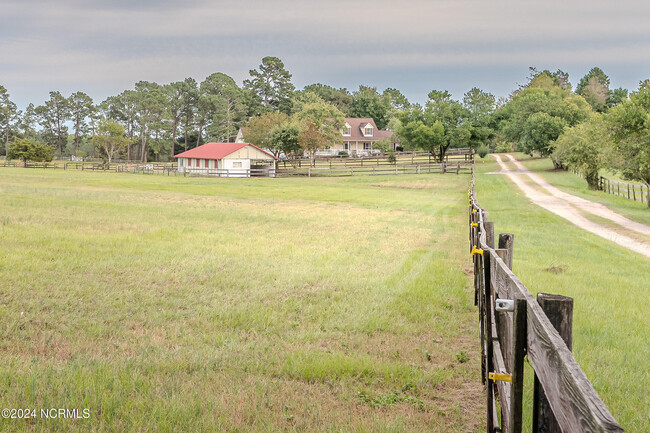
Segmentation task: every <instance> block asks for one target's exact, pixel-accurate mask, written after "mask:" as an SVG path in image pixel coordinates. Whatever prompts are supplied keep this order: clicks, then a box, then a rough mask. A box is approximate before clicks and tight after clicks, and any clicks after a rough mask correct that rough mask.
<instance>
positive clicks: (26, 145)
mask: <svg viewBox="0 0 650 433" xmlns="http://www.w3.org/2000/svg"><path fill="white" fill-rule="evenodd" d="M52 158H54V149H53V148H52V147H50V146H47V145H45V144H41V143H36V142H35V141H31V140H28V139H26V138H20V139H18V140H16V141H14V142H13V143H11V145H10V146H9V154H8V155H7V159H20V160H22V161H23V162H27V161H32V162H50V161H52Z"/></svg>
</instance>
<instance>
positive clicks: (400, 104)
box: [382, 87, 411, 111]
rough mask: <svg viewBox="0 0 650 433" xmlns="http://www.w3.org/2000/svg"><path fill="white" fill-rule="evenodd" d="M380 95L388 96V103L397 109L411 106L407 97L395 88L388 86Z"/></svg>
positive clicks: (406, 108) (400, 109)
mask: <svg viewBox="0 0 650 433" xmlns="http://www.w3.org/2000/svg"><path fill="white" fill-rule="evenodd" d="M382 95H383V96H384V97H385V98H388V100H389V102H390V105H391V106H392V107H393V108H394V109H395V110H397V111H404V110H408V109H409V108H411V103H410V102H409V100H408V98H407V97H406V96H404V95H403V94H402V92H400V91H399V90H397V89H393V88H392V87H389V88H387V89H386V90H384V92H383V93H382Z"/></svg>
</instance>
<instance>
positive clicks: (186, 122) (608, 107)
mask: <svg viewBox="0 0 650 433" xmlns="http://www.w3.org/2000/svg"><path fill="white" fill-rule="evenodd" d="M291 79H292V75H291V73H290V72H289V71H287V69H286V68H285V66H284V63H283V62H282V61H281V60H280V59H278V58H277V57H265V58H263V59H262V62H261V64H260V65H259V67H258V68H257V69H253V70H250V71H249V78H248V79H246V80H244V82H243V85H242V86H241V87H240V86H238V85H237V83H236V82H235V81H234V80H233V79H232V78H231V77H229V76H228V75H226V74H223V73H214V74H211V75H209V76H208V77H207V78H205V80H203V81H202V82H200V83H199V82H197V81H196V80H195V79H193V78H186V79H185V80H183V81H179V82H173V83H169V84H162V85H161V84H158V83H155V82H149V81H140V82H138V83H136V84H135V86H134V88H133V89H130V90H125V91H123V92H121V93H120V94H118V95H115V96H110V97H108V98H107V99H106V100H104V101H102V102H101V103H98V104H95V103H94V101H93V100H92V98H91V97H90V96H88V95H87V94H85V93H83V92H75V93H73V94H72V95H70V96H69V97H64V96H63V95H62V94H61V93H60V92H56V91H52V92H50V98H49V99H48V100H47V101H45V103H44V104H42V105H39V106H34V105H33V104H29V105H28V106H27V108H26V109H25V110H24V111H20V110H18V109H17V107H16V104H14V103H13V102H12V101H11V100H10V97H9V94H8V92H7V90H6V89H5V88H4V87H2V86H0V125H1V126H0V127H1V128H2V133H3V137H4V141H5V146H4V147H5V148H4V153H5V154H6V155H8V156H12V155H11V154H10V143H12V142H19V141H20V143H21V145H22V146H23V149H25V146H27V147H29V143H31V146H32V147H34V146H38V145H40V146H44V149H41V150H40V151H37V150H38V149H36V150H33V151H32V153H33V154H34V155H41V156H40V157H47V154H48V152H49V151H51V152H50V153H52V154H54V153H56V154H57V155H58V156H60V157H61V156H68V155H76V156H94V157H98V156H100V157H104V158H107V159H108V160H110V159H111V158H114V157H118V156H119V157H121V158H125V159H128V160H139V161H142V162H146V161H148V160H156V161H164V160H170V159H171V157H172V156H173V155H174V154H176V153H178V152H179V151H183V150H188V149H191V148H193V147H196V146H199V145H201V144H204V143H206V142H208V141H222V142H231V141H234V139H235V137H236V136H237V132H238V131H239V129H240V128H243V131H244V136H245V140H246V141H247V142H251V143H253V144H256V145H257V146H259V147H262V148H265V149H269V150H271V151H272V152H273V153H274V154H275V155H280V154H284V155H286V156H288V157H291V156H298V155H303V154H304V153H309V154H311V155H312V156H313V154H314V153H315V152H316V150H317V149H322V148H326V147H328V146H330V145H332V144H333V143H335V142H337V141H338V142H340V141H341V140H342V136H341V134H340V130H341V129H342V127H343V125H344V118H345V117H371V118H373V119H374V121H375V123H376V125H377V127H378V128H379V129H389V130H391V131H393V132H394V134H393V137H392V138H391V139H390V141H389V140H383V141H381V142H378V143H375V144H374V146H376V148H378V149H379V150H382V151H385V152H386V151H389V149H391V148H397V149H404V150H415V149H421V150H426V151H429V152H430V153H431V154H432V155H433V156H435V157H436V158H439V159H440V160H442V159H443V158H444V155H445V152H446V151H447V149H449V148H453V147H467V146H470V147H473V148H477V149H481V150H482V151H483V152H486V151H487V149H490V150H493V151H494V150H496V151H512V150H520V151H523V152H527V153H533V152H538V153H539V154H540V155H542V156H550V157H551V158H552V160H553V162H554V164H555V165H556V167H557V168H564V167H572V168H575V169H576V170H578V171H580V172H581V173H583V174H584V175H585V177H586V178H587V180H588V181H589V183H590V185H591V186H592V187H595V183H594V181H593V179H595V178H597V171H598V170H599V169H601V168H603V167H609V168H612V169H615V170H618V171H620V172H621V173H622V174H623V176H625V177H627V178H629V179H635V180H639V181H642V182H644V183H646V184H648V181H649V180H650V179H649V178H650V176H649V175H648V168H647V167H648V166H650V164H648V162H647V159H643V158H648V156H647V155H648V154H650V152H649V151H648V146H649V138H648V137H649V136H650V134H649V133H648V126H649V122H648V119H647V116H648V111H649V107H650V103H649V102H648V97H647V96H645V95H646V94H647V87H648V81H644V82H641V85H640V88H639V90H638V91H637V92H634V93H632V94H631V95H630V96H629V97H628V91H627V90H626V89H622V88H618V89H610V80H609V77H608V76H607V75H606V74H605V73H604V72H603V71H602V70H601V69H600V68H597V67H594V68H592V69H591V70H590V71H589V72H588V73H587V74H586V75H585V76H584V77H582V78H581V79H580V80H579V82H578V84H577V85H576V87H575V89H574V88H573V86H572V85H571V83H570V81H569V75H568V74H567V73H566V72H564V71H562V70H557V71H549V70H543V71H539V70H538V69H536V68H530V74H529V76H528V78H527V82H526V83H525V84H523V85H519V86H518V88H517V89H515V90H514V91H513V92H512V93H511V94H510V95H508V96H507V97H502V98H499V99H497V98H496V97H495V96H494V95H492V94H490V93H488V92H485V91H483V90H481V89H479V88H477V87H475V88H472V89H470V90H469V91H468V92H466V93H465V94H464V95H463V97H462V98H461V99H459V100H456V99H454V98H452V95H451V94H450V93H449V92H448V91H446V90H432V91H431V92H430V93H429V94H428V95H427V100H426V101H425V102H424V104H419V103H411V102H410V101H409V100H408V99H407V98H406V97H405V96H404V95H403V94H402V93H401V92H400V91H399V90H397V89H394V88H387V89H385V90H384V91H383V92H379V91H378V90H377V88H375V87H370V86H363V85H361V86H359V88H358V90H356V91H352V92H350V91H348V90H347V89H345V88H338V89H337V88H334V87H332V86H329V85H326V84H321V83H315V84H311V85H308V86H305V87H304V88H303V89H302V90H296V89H295V86H294V85H293V84H292V82H291ZM644 116H645V117H644ZM34 149H35V148H34ZM39 152H40V153H39ZM23 155H26V153H25V152H23ZM43 155H45V156H43ZM643 155H645V156H643ZM634 161H640V162H639V163H638V164H636V163H635V162H634ZM643 161H645V162H643ZM631 164H632V165H631ZM634 164H636V165H634ZM643 164H646V165H643ZM643 167H646V168H643ZM595 173H596V174H595Z"/></svg>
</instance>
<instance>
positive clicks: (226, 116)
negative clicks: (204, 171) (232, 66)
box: [201, 72, 246, 142]
mask: <svg viewBox="0 0 650 433" xmlns="http://www.w3.org/2000/svg"><path fill="white" fill-rule="evenodd" d="M201 93H202V95H203V96H204V97H206V98H209V102H210V103H209V106H210V109H211V111H212V113H211V118H210V123H209V125H208V127H207V133H208V136H210V137H214V138H216V139H217V140H218V141H224V142H231V141H234V139H235V137H237V131H238V130H239V126H240V125H241V124H242V122H243V119H244V117H245V115H246V104H245V101H244V95H243V94H242V91H241V89H240V88H239V87H238V86H237V84H236V83H235V80H233V79H232V78H231V77H229V76H228V75H226V74H223V73H220V72H219V73H215V74H212V75H210V76H208V77H207V78H206V79H205V81H204V82H203V83H201Z"/></svg>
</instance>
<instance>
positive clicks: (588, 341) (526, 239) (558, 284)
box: [477, 160, 650, 432]
mask: <svg viewBox="0 0 650 433" xmlns="http://www.w3.org/2000/svg"><path fill="white" fill-rule="evenodd" d="M525 164H526V165H527V166H528V167H529V168H531V169H536V170H537V169H539V168H540V167H548V164H547V163H546V161H544V160H533V161H530V162H527V163H525ZM549 164H550V163H549ZM477 171H478V172H479V174H478V179H477V185H478V188H477V193H478V200H479V203H480V204H481V206H483V207H484V208H485V209H486V210H488V212H489V217H490V220H491V221H494V222H495V232H496V233H514V234H515V249H514V264H513V270H514V272H515V273H516V274H517V276H518V277H519V278H520V279H521V281H522V282H523V283H524V284H525V285H526V286H527V287H528V289H529V290H530V291H531V293H533V294H536V293H538V292H545V293H554V294H562V295H566V296H570V297H572V298H574V322H573V352H574V355H575V357H576V360H577V361H578V363H579V364H580V366H581V367H582V369H583V370H584V371H585V373H586V375H587V377H588V378H589V380H591V382H592V384H593V385H594V387H595V389H596V391H597V392H598V393H599V395H600V397H601V398H602V399H603V401H604V402H605V404H606V405H607V406H608V408H609V409H610V411H611V413H612V415H613V416H614V417H615V418H616V419H617V421H619V423H620V424H621V425H622V426H623V427H624V428H625V430H626V431H631V432H632V431H634V432H641V431H650V413H649V412H648V407H650V398H649V397H648V392H647V390H648V389H650V372H649V370H648V359H650V344H649V343H648V330H650V318H649V316H648V314H647V312H646V308H645V299H646V297H647V294H648V293H647V292H648V259H647V258H645V257H643V256H641V255H639V254H636V253H633V252H631V251H628V250H626V249H624V248H622V247H619V246H617V245H616V244H614V243H612V242H609V241H606V240H604V239H602V238H600V237H597V236H595V235H592V234H590V233H588V232H584V231H581V230H580V229H579V228H578V227H576V226H574V225H573V224H571V223H570V222H568V221H566V220H564V219H562V218H560V217H558V216H556V215H554V214H552V213H550V212H548V211H545V210H543V209H542V208H540V207H538V206H535V205H532V204H531V203H530V201H529V200H528V199H527V198H526V196H525V195H524V193H523V192H521V191H520V190H519V189H517V187H516V186H515V185H514V184H513V183H512V182H511V181H510V180H509V179H508V178H507V177H506V176H503V175H499V174H487V173H488V172H494V171H498V166H497V164H496V163H494V162H486V163H485V164H480V165H478V164H477ZM543 175H544V176H545V177H546V179H547V180H548V181H549V183H552V184H553V185H556V186H558V187H559V188H560V189H563V190H565V191H567V192H570V193H574V194H576V195H581V196H583V197H585V198H592V197H593V196H596V195H598V194H602V193H592V192H590V191H588V190H587V189H586V184H585V186H584V188H583V189H580V188H581V187H580V185H579V183H580V182H584V181H583V180H582V179H581V178H580V177H578V176H575V175H573V174H571V173H557V172H548V173H543ZM592 194H593V195H592ZM599 198H600V199H601V200H602V201H601V202H603V203H605V204H608V206H610V207H611V208H613V209H614V210H617V211H620V212H621V213H625V214H627V216H628V217H630V218H633V219H636V220H639V221H640V222H644V221H647V220H646V219H645V218H646V217H645V216H644V214H643V212H642V211H643V209H636V208H635V207H634V206H633V202H632V201H628V200H623V199H620V198H617V197H613V196H609V195H602V196H600V197H599ZM637 204H639V203H637ZM645 212H647V211H645ZM552 266H555V267H564V269H565V270H564V272H561V273H558V274H556V273H552V272H549V270H548V268H550V267H552ZM530 373H531V372H530V370H528V371H527V377H526V380H527V384H526V386H527V389H528V390H529V391H530V393H528V394H527V395H526V396H525V399H526V404H527V406H526V410H527V411H528V417H529V418H528V419H529V422H530V402H532V374H530Z"/></svg>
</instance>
